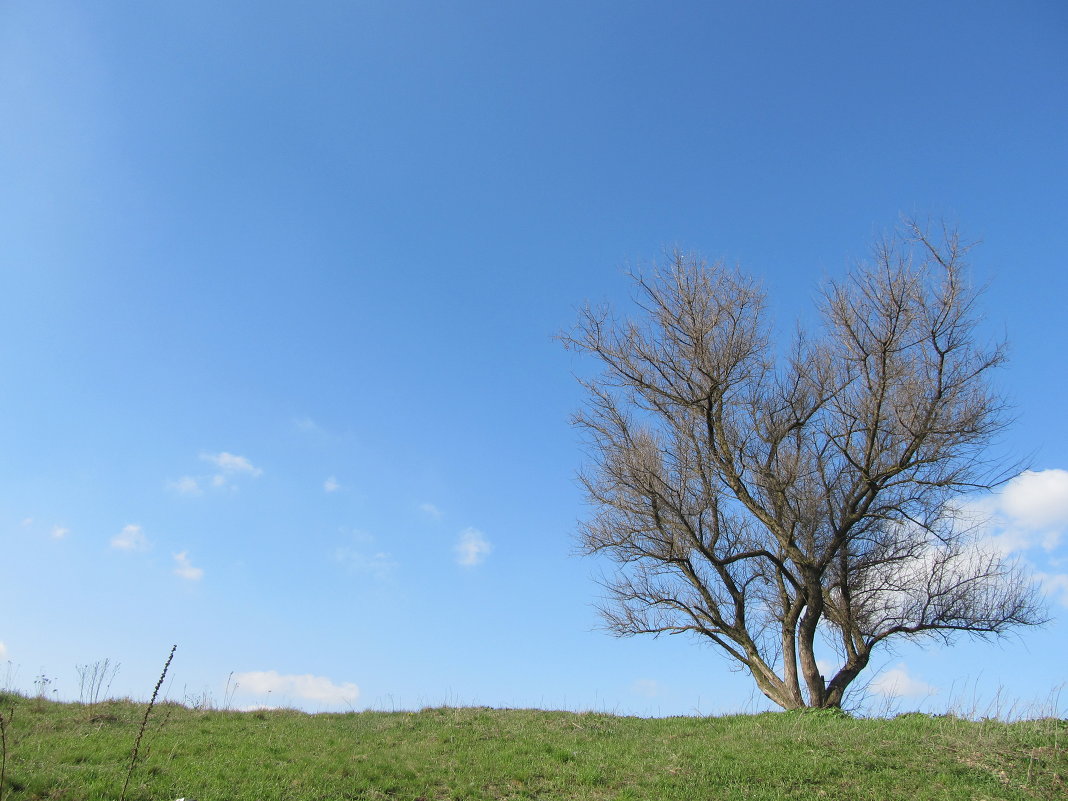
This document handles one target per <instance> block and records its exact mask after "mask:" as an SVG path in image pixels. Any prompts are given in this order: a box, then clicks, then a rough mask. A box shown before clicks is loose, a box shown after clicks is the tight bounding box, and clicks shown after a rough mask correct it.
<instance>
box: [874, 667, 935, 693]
mask: <svg viewBox="0 0 1068 801" xmlns="http://www.w3.org/2000/svg"><path fill="white" fill-rule="evenodd" d="M869 688H870V689H871V691H872V692H874V693H878V694H879V695H883V696H886V697H888V698H916V697H919V696H928V695H934V694H936V693H937V692H938V688H937V687H932V686H931V685H930V684H927V683H926V682H923V681H920V680H919V679H915V678H913V677H912V676H910V675H909V674H908V670H907V669H906V668H905V663H904V662H899V663H898V664H897V666H896V667H893V668H891V669H890V670H885V671H883V672H882V673H880V674H879V675H878V676H876V677H875V678H874V679H872V682H871V684H870V685H869Z"/></svg>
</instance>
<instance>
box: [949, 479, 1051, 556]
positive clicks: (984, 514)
mask: <svg viewBox="0 0 1068 801" xmlns="http://www.w3.org/2000/svg"><path fill="white" fill-rule="evenodd" d="M969 506H970V508H968V509H966V510H965V513H966V514H974V515H975V516H976V517H977V518H978V519H983V518H986V519H988V521H989V528H990V531H991V533H990V535H989V537H988V538H987V542H988V544H989V545H990V546H991V547H993V548H994V549H995V550H997V551H998V552H999V553H1001V554H1005V555H1007V554H1010V553H1015V552H1019V551H1027V550H1030V549H1031V548H1035V547H1038V546H1041V547H1042V548H1043V549H1045V550H1046V551H1052V550H1053V549H1055V548H1056V547H1057V546H1058V545H1059V544H1060V541H1061V538H1062V537H1063V536H1064V534H1065V532H1066V531H1068V470H1038V471H1034V470H1025V471H1024V472H1023V473H1020V475H1018V476H1016V477H1015V478H1014V479H1012V480H1011V481H1009V482H1008V483H1007V484H1006V485H1005V486H1004V487H1003V488H1002V489H1001V490H1000V491H999V492H997V493H995V494H994V495H992V496H989V497H987V498H982V499H978V500H975V501H973V502H972V503H971V504H970V505H969Z"/></svg>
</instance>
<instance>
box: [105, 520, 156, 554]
mask: <svg viewBox="0 0 1068 801" xmlns="http://www.w3.org/2000/svg"><path fill="white" fill-rule="evenodd" d="M111 547H112V548H118V549H119V550H120V551H143V550H145V549H146V548H148V538H147V537H145V532H144V531H143V530H142V529H141V527H140V526H135V525H133V524H131V525H128V526H123V529H122V531H120V532H119V533H118V534H116V535H115V536H114V537H112V538H111Z"/></svg>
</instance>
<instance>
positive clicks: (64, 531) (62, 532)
mask: <svg viewBox="0 0 1068 801" xmlns="http://www.w3.org/2000/svg"><path fill="white" fill-rule="evenodd" d="M68 534H70V529H69V528H65V527H64V526H52V539H54V540H61V539H63V538H64V537H66V536H67V535H68Z"/></svg>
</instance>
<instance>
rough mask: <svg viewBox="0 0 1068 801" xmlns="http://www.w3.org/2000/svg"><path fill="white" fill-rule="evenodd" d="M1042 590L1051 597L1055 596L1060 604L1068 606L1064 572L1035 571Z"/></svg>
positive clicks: (1066, 580)
mask: <svg viewBox="0 0 1068 801" xmlns="http://www.w3.org/2000/svg"><path fill="white" fill-rule="evenodd" d="M1035 578H1036V579H1038V584H1039V586H1040V587H1041V588H1042V592H1044V593H1045V594H1046V595H1048V596H1050V597H1051V598H1056V599H1057V601H1059V602H1060V603H1061V604H1062V605H1064V606H1068V574H1065V573H1035Z"/></svg>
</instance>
